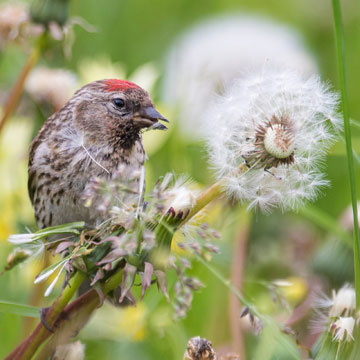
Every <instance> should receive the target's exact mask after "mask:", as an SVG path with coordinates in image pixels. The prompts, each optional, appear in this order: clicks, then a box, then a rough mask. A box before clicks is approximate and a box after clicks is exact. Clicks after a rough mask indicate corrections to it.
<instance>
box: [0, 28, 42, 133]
mask: <svg viewBox="0 0 360 360" xmlns="http://www.w3.org/2000/svg"><path fill="white" fill-rule="evenodd" d="M46 37H47V33H46V32H44V33H43V34H42V35H41V36H40V37H39V38H38V39H37V42H36V44H35V47H34V49H33V51H32V52H31V54H30V55H29V57H28V59H27V61H26V63H25V65H24V66H23V68H22V70H21V72H20V74H19V76H18V78H17V80H16V83H15V84H14V86H13V88H12V89H11V91H10V94H9V97H8V98H7V100H6V102H5V104H4V111H3V114H2V116H1V119H0V133H1V130H2V128H3V127H4V125H5V123H6V120H7V119H8V118H9V117H10V115H11V114H12V113H13V112H14V110H15V109H16V106H17V104H18V102H19V99H20V96H21V94H22V92H23V89H24V85H25V81H26V79H27V77H28V75H29V73H30V71H31V70H32V68H33V67H34V66H35V65H36V63H37V62H38V60H39V57H40V55H41V52H42V50H43V48H44V45H45V43H46Z"/></svg>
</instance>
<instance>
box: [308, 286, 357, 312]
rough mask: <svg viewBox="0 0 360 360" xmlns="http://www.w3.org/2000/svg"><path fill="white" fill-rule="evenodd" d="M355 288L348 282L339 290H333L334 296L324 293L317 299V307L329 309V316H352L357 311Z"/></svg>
mask: <svg viewBox="0 0 360 360" xmlns="http://www.w3.org/2000/svg"><path fill="white" fill-rule="evenodd" d="M355 298H356V296H355V290H354V288H353V287H351V286H350V285H348V284H346V285H345V286H343V287H342V288H340V289H339V290H338V291H335V290H333V291H332V297H331V298H329V297H327V296H325V295H322V296H321V297H319V298H318V299H316V300H315V307H316V308H318V309H329V312H328V316H329V317H331V318H334V317H338V316H350V315H353V314H354V313H355V309H356V301H355Z"/></svg>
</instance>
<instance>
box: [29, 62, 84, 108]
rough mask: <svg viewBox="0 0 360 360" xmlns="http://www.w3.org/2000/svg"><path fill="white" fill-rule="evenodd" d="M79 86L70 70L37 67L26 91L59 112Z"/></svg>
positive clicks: (31, 75) (32, 73)
mask: <svg viewBox="0 0 360 360" xmlns="http://www.w3.org/2000/svg"><path fill="white" fill-rule="evenodd" d="M77 85H78V80H77V78H76V76H75V74H73V73H72V72H70V71H68V70H64V69H50V68H46V67H37V68H36V69H34V70H33V71H32V72H31V73H30V75H29V77H28V79H27V82H26V84H25V89H26V91H27V92H28V93H29V94H30V95H31V96H33V97H34V98H35V100H37V101H39V102H47V103H49V104H50V105H51V106H52V107H53V108H54V109H55V110H58V109H60V108H61V107H62V106H63V105H64V104H65V103H66V101H68V100H69V99H70V97H71V95H72V94H73V92H74V89H75V88H76V87H77Z"/></svg>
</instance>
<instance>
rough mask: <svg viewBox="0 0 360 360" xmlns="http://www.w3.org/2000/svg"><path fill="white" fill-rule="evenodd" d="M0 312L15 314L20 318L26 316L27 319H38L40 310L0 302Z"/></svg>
mask: <svg viewBox="0 0 360 360" xmlns="http://www.w3.org/2000/svg"><path fill="white" fill-rule="evenodd" d="M0 312H4V313H8V314H15V315H20V316H27V317H35V318H38V317H40V309H38V308H36V307H33V306H28V305H22V304H15V303H12V302H8V301H2V300H0Z"/></svg>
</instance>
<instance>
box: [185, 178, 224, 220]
mask: <svg viewBox="0 0 360 360" xmlns="http://www.w3.org/2000/svg"><path fill="white" fill-rule="evenodd" d="M224 181H225V180H224V179H221V180H219V181H218V182H216V183H215V184H213V185H212V186H210V187H209V188H208V189H207V190H205V191H204V192H203V193H201V194H200V195H199V196H198V198H197V199H196V204H195V206H194V207H193V208H192V209H191V210H190V213H189V215H188V216H187V217H186V219H185V221H184V222H187V221H189V220H190V219H191V218H192V217H193V216H194V215H196V214H197V213H198V212H199V211H200V210H202V209H203V208H204V207H205V206H206V205H207V204H209V203H210V202H211V201H213V200H215V199H217V198H218V197H219V196H220V195H222V193H223V192H224Z"/></svg>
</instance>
